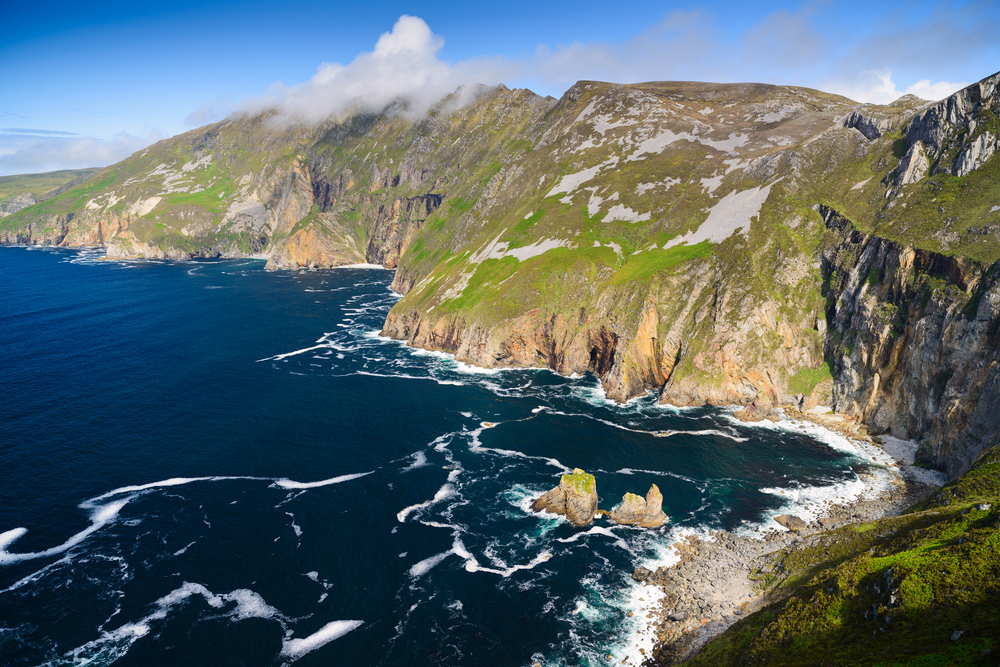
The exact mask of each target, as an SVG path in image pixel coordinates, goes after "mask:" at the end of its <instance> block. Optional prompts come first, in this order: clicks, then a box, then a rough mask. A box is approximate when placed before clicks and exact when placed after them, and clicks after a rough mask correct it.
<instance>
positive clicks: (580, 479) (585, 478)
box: [531, 468, 597, 526]
mask: <svg viewBox="0 0 1000 667" xmlns="http://www.w3.org/2000/svg"><path fill="white" fill-rule="evenodd" d="M531 509H532V510H534V511H535V512H543V511H544V512H552V513H554V514H560V515H562V516H565V517H566V519H567V520H568V521H569V522H570V523H572V524H573V525H574V526H586V525H588V524H590V523H592V522H593V521H594V514H595V513H596V512H597V482H596V481H595V480H594V476H593V475H591V474H588V473H585V472H584V471H582V470H580V469H579V468H574V469H573V473H572V474H568V475H563V476H562V478H561V479H560V480H559V486H557V487H555V488H554V489H550V490H549V491H546V492H545V493H544V494H542V495H541V496H539V497H538V498H536V499H535V502H534V503H533V504H532V505H531Z"/></svg>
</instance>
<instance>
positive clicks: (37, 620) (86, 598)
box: [0, 247, 889, 667]
mask: <svg viewBox="0 0 1000 667" xmlns="http://www.w3.org/2000/svg"><path fill="white" fill-rule="evenodd" d="M391 281H392V272H391V271H386V270H381V269H370V268H344V269H337V270H333V271H317V272H267V271H265V270H264V262H263V261H258V260H250V259H244V260H202V261H190V262H156V261H142V262H139V261H136V262H118V261H114V262H112V261H104V258H103V251H100V250H67V249H54V248H25V247H3V248H0V380H2V381H0V664H3V665H8V666H14V665H31V666H34V665H52V666H54V665H83V664H86V665H111V664H115V665H121V666H125V665H143V666H149V665H212V666H213V667H221V666H222V665H286V664H291V663H296V665H302V666H305V665H373V666H374V665H386V666H388V665H477V666H489V665H497V666H501V665H504V666H506V665H534V664H540V665H562V664H577V665H607V664H609V660H608V656H611V659H612V660H613V661H614V663H613V664H621V663H622V661H623V660H624V661H625V663H626V664H633V665H638V664H640V661H641V650H645V651H646V652H647V653H648V652H649V650H650V648H651V643H650V642H651V639H650V637H649V636H648V634H645V633H643V634H640V633H641V631H642V630H643V628H644V624H645V623H646V622H647V621H646V618H645V615H646V611H645V610H646V609H648V608H650V607H651V606H652V605H655V604H656V601H657V599H658V598H657V594H656V592H655V591H654V589H652V588H642V587H640V586H639V585H638V584H635V583H634V582H633V581H632V580H631V573H632V570H633V569H634V568H635V567H637V566H639V565H644V566H647V567H654V568H655V567H656V566H657V565H659V564H666V563H670V562H672V559H674V558H675V556H674V552H673V550H672V544H673V543H674V542H675V541H676V540H677V539H678V538H679V537H681V536H683V535H687V534H700V535H703V536H708V535H709V532H710V531H715V530H720V529H722V530H727V531H732V532H737V533H743V534H758V531H762V530H776V529H780V528H779V527H778V526H777V524H775V523H774V522H773V521H772V518H773V517H774V516H775V515H777V514H780V513H783V512H793V513H795V514H797V515H799V516H802V517H803V518H807V519H808V518H811V517H813V516H815V514H816V512H818V511H819V503H822V502H824V501H827V500H850V499H853V498H856V497H858V496H859V495H860V494H863V493H872V492H873V491H875V490H877V487H878V486H879V484H886V483H888V479H889V473H888V472H887V471H886V469H885V464H886V463H887V459H885V460H883V458H884V455H882V454H881V453H880V452H872V451H868V450H862V449H859V447H860V446H859V445H856V444H855V443H852V442H849V441H847V440H845V439H844V438H842V437H840V436H837V435H835V434H833V433H830V432H827V431H824V430H822V429H820V428H818V427H815V426H812V425H808V424H796V423H793V422H790V421H782V422H780V423H778V424H772V423H770V422H765V423H764V424H762V425H747V424H743V423H741V422H739V421H737V420H735V419H734V418H733V417H732V411H731V410H729V409H724V408H686V409H678V408H672V407H668V406H661V405H658V404H657V402H656V397H655V396H654V395H652V394H651V395H648V396H645V397H641V398H638V399H634V400H632V401H630V402H628V403H627V404H625V405H617V404H615V403H613V402H611V401H608V400H607V399H606V398H605V397H604V394H603V391H602V389H601V385H600V382H599V381H598V379H597V378H596V377H595V376H593V375H591V374H588V375H586V376H582V377H571V378H567V377H562V376H559V375H556V374H554V373H552V372H550V371H548V370H543V369H503V370H484V369H479V368H474V367H471V366H467V365H465V364H462V363H459V362H457V361H455V360H454V359H453V358H452V357H450V356H449V355H445V354H441V353H431V352H426V351H422V350H416V349H412V348H409V347H407V346H405V345H404V344H402V343H400V342H398V341H393V340H389V339H386V338H383V337H381V336H380V335H379V330H380V329H381V326H382V323H383V321H384V319H385V315H386V313H387V312H388V310H389V308H391V307H392V305H393V304H394V303H395V302H396V301H397V300H398V298H399V295H397V294H394V293H393V292H392V291H391V290H390V289H389V285H390V283H391ZM873 456H874V457H875V459H876V460H873ZM574 467H579V468H583V469H584V470H586V471H587V472H590V473H593V474H594V475H595V476H596V478H597V487H598V493H599V495H600V498H601V504H600V506H601V508H602V509H611V508H612V507H613V506H614V505H615V504H617V502H618V501H619V500H620V499H621V496H622V494H624V493H625V492H628V491H631V492H634V493H638V494H640V495H645V493H646V491H647V490H648V489H649V487H650V485H651V484H654V483H655V484H657V485H658V486H659V488H660V490H661V491H662V493H663V497H664V510H665V511H666V513H667V515H668V517H669V522H668V523H666V524H665V525H664V526H662V527H660V528H658V529H653V530H647V529H642V528H637V527H628V526H616V525H614V524H611V523H609V522H608V521H607V520H605V519H598V520H597V521H596V522H595V523H594V524H593V525H592V526H589V527H587V528H576V527H574V526H572V525H571V524H569V523H568V522H567V521H565V520H564V519H563V518H561V517H557V516H553V515H548V514H534V513H532V512H531V511H530V504H531V501H532V499H533V498H534V497H536V496H538V495H540V494H541V493H542V492H544V491H546V490H547V489H549V488H551V487H553V486H555V485H557V484H558V482H559V476H560V475H561V474H563V473H565V472H568V471H570V470H572V469H573V468H574ZM863 475H864V476H866V477H865V478H862V476H863Z"/></svg>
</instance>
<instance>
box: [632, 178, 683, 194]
mask: <svg viewBox="0 0 1000 667" xmlns="http://www.w3.org/2000/svg"><path fill="white" fill-rule="evenodd" d="M680 182H681V179H679V178H670V177H669V176H667V177H666V178H665V179H663V182H661V183H639V185H637V186H635V192H636V194H639V195H644V194H646V192H647V191H649V190H652V189H653V188H655V187H659V186H661V185H662V186H663V187H664V189H665V190H669V189H670V188H671V187H673V186H675V185H677V184H678V183H680Z"/></svg>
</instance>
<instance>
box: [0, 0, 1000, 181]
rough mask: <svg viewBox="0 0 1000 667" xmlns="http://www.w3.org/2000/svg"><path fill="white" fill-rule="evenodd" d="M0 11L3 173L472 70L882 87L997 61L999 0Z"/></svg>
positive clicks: (863, 93)
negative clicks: (235, 117) (245, 114)
mask: <svg viewBox="0 0 1000 667" xmlns="http://www.w3.org/2000/svg"><path fill="white" fill-rule="evenodd" d="M39 7H41V8H39ZM0 17H2V19H3V23H4V25H5V29H4V31H3V34H2V35H0V81H2V82H3V83H2V90H3V93H2V95H0V175H3V174H15V173H30V172H39V171H48V170H52V169H65V168H74V167H83V166H103V165H106V164H111V163H113V162H116V161H118V160H121V159H124V158H125V157H127V156H128V155H129V154H131V153H132V152H133V151H135V150H139V149H140V148H143V147H144V146H146V145H148V144H149V143H152V142H153V141H156V140H158V139H161V138H164V137H168V136H172V135H174V134H177V133H179V132H183V131H186V130H189V129H191V128H193V127H196V126H199V125H202V124H205V123H207V122H212V121H215V120H219V119H221V118H222V117H224V116H225V115H226V114H228V113H230V112H232V111H234V110H239V109H257V108H263V107H265V106H272V105H277V106H279V107H280V108H282V109H283V111H284V113H285V114H286V115H287V117H288V118H289V119H290V120H295V121H301V120H306V121H308V120H315V119H317V118H319V117H322V116H325V115H327V114H329V113H331V112H335V111H337V110H338V109H340V108H342V107H343V106H344V104H346V103H347V102H346V101H345V100H346V98H347V97H352V98H353V97H354V96H357V95H362V96H366V97H367V98H368V99H370V100H371V104H373V105H377V104H378V103H379V102H381V101H382V100H385V99H389V98H391V97H392V96H394V95H398V94H401V93H402V94H413V95H416V96H417V97H418V98H421V97H422V98H427V99H426V103H430V102H431V101H433V100H431V99H430V98H433V97H435V96H437V95H439V94H442V91H449V90H453V89H454V86H456V85H457V84H458V83H461V82H463V81H465V82H470V83H471V82H481V83H488V84H492V83H497V82H501V81H502V82H503V83H506V84H507V85H508V86H511V87H528V88H531V89H532V90H534V91H535V92H538V93H540V94H547V95H553V96H557V97H558V96H559V95H561V94H562V92H563V91H564V90H565V89H566V88H567V87H569V86H570V85H572V83H573V82H574V81H577V80H579V79H599V80H605V81H615V82H621V83H629V82H636V81H650V80H699V81H724V82H733V81H763V82H767V83H778V84H788V85H799V86H807V87H812V88H819V89H822V90H826V91H829V92H835V93H840V94H843V95H846V96H848V97H850V98H851V99H855V100H858V101H868V102H878V103H885V102H889V101H891V100H892V99H895V98H896V97H898V96H900V95H902V94H904V93H907V92H912V93H914V94H917V95H919V96H921V97H924V98H928V99H939V98H941V97H944V96H946V95H948V94H950V93H951V92H953V91H954V90H956V89H958V88H960V87H962V86H964V85H967V84H969V83H973V82H975V81H978V80H979V79H981V78H983V77H985V76H988V75H990V74H993V73H994V72H996V71H998V70H1000V39H998V38H997V36H996V34H997V28H998V27H1000V3H998V2H996V0H991V1H982V0H980V1H978V2H961V1H955V2H930V1H928V2H921V1H917V2H912V1H911V2H902V1H893V2H871V1H869V2H858V1H851V2H834V1H822V0H821V1H819V2H804V3H803V2H777V3H771V4H768V5H767V6H766V7H763V8H762V7H760V5H758V4H757V3H749V2H733V1H712V2H700V3H699V2H673V3H665V2H630V1H628V0H620V1H619V2H606V1H605V2H592V1H590V0H579V1H576V2H572V3H554V2H548V3H543V2H537V0H536V1H534V2H526V1H522V0H512V1H510V2H505V3H449V2H434V3H427V2H408V3H402V2H394V1H386V2H381V3H377V5H367V4H366V3H358V2H351V3H339V2H324V3H315V4H313V3H311V2H307V1H306V2H297V3H284V4H282V3H274V2H266V3H265V2H242V3H211V4H209V3H205V2H198V3H194V2H187V1H186V0H181V1H176V0H175V1H171V2H162V1H161V0H154V1H152V2H145V3H134V2H130V3H124V2H122V3H101V2H97V3H76V4H70V3H60V2H53V3H46V4H44V5H41V6H37V5H36V6H31V5H29V4H28V3H6V4H5V5H4V8H3V9H2V10H0ZM401 17H407V18H404V19H401ZM345 96H346V97H345Z"/></svg>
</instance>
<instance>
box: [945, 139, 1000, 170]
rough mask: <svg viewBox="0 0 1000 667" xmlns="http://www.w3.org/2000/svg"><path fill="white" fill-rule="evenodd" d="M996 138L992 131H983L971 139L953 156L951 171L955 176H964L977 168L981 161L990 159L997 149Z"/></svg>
mask: <svg viewBox="0 0 1000 667" xmlns="http://www.w3.org/2000/svg"><path fill="white" fill-rule="evenodd" d="M997 145H998V142H997V138H996V137H995V136H994V135H993V133H992V132H983V133H982V134H980V135H979V136H978V137H976V138H975V139H973V140H972V141H971V142H970V143H969V145H968V146H966V147H965V149H964V150H963V151H962V152H961V153H959V154H958V157H957V158H955V165H954V167H952V170H951V171H952V173H953V174H954V175H955V176H965V175H967V174H971V173H972V172H973V171H975V170H976V169H978V168H979V167H980V166H981V165H982V164H983V163H985V162H986V161H987V160H989V159H990V157H991V156H992V155H993V153H995V152H996V150H997Z"/></svg>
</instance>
